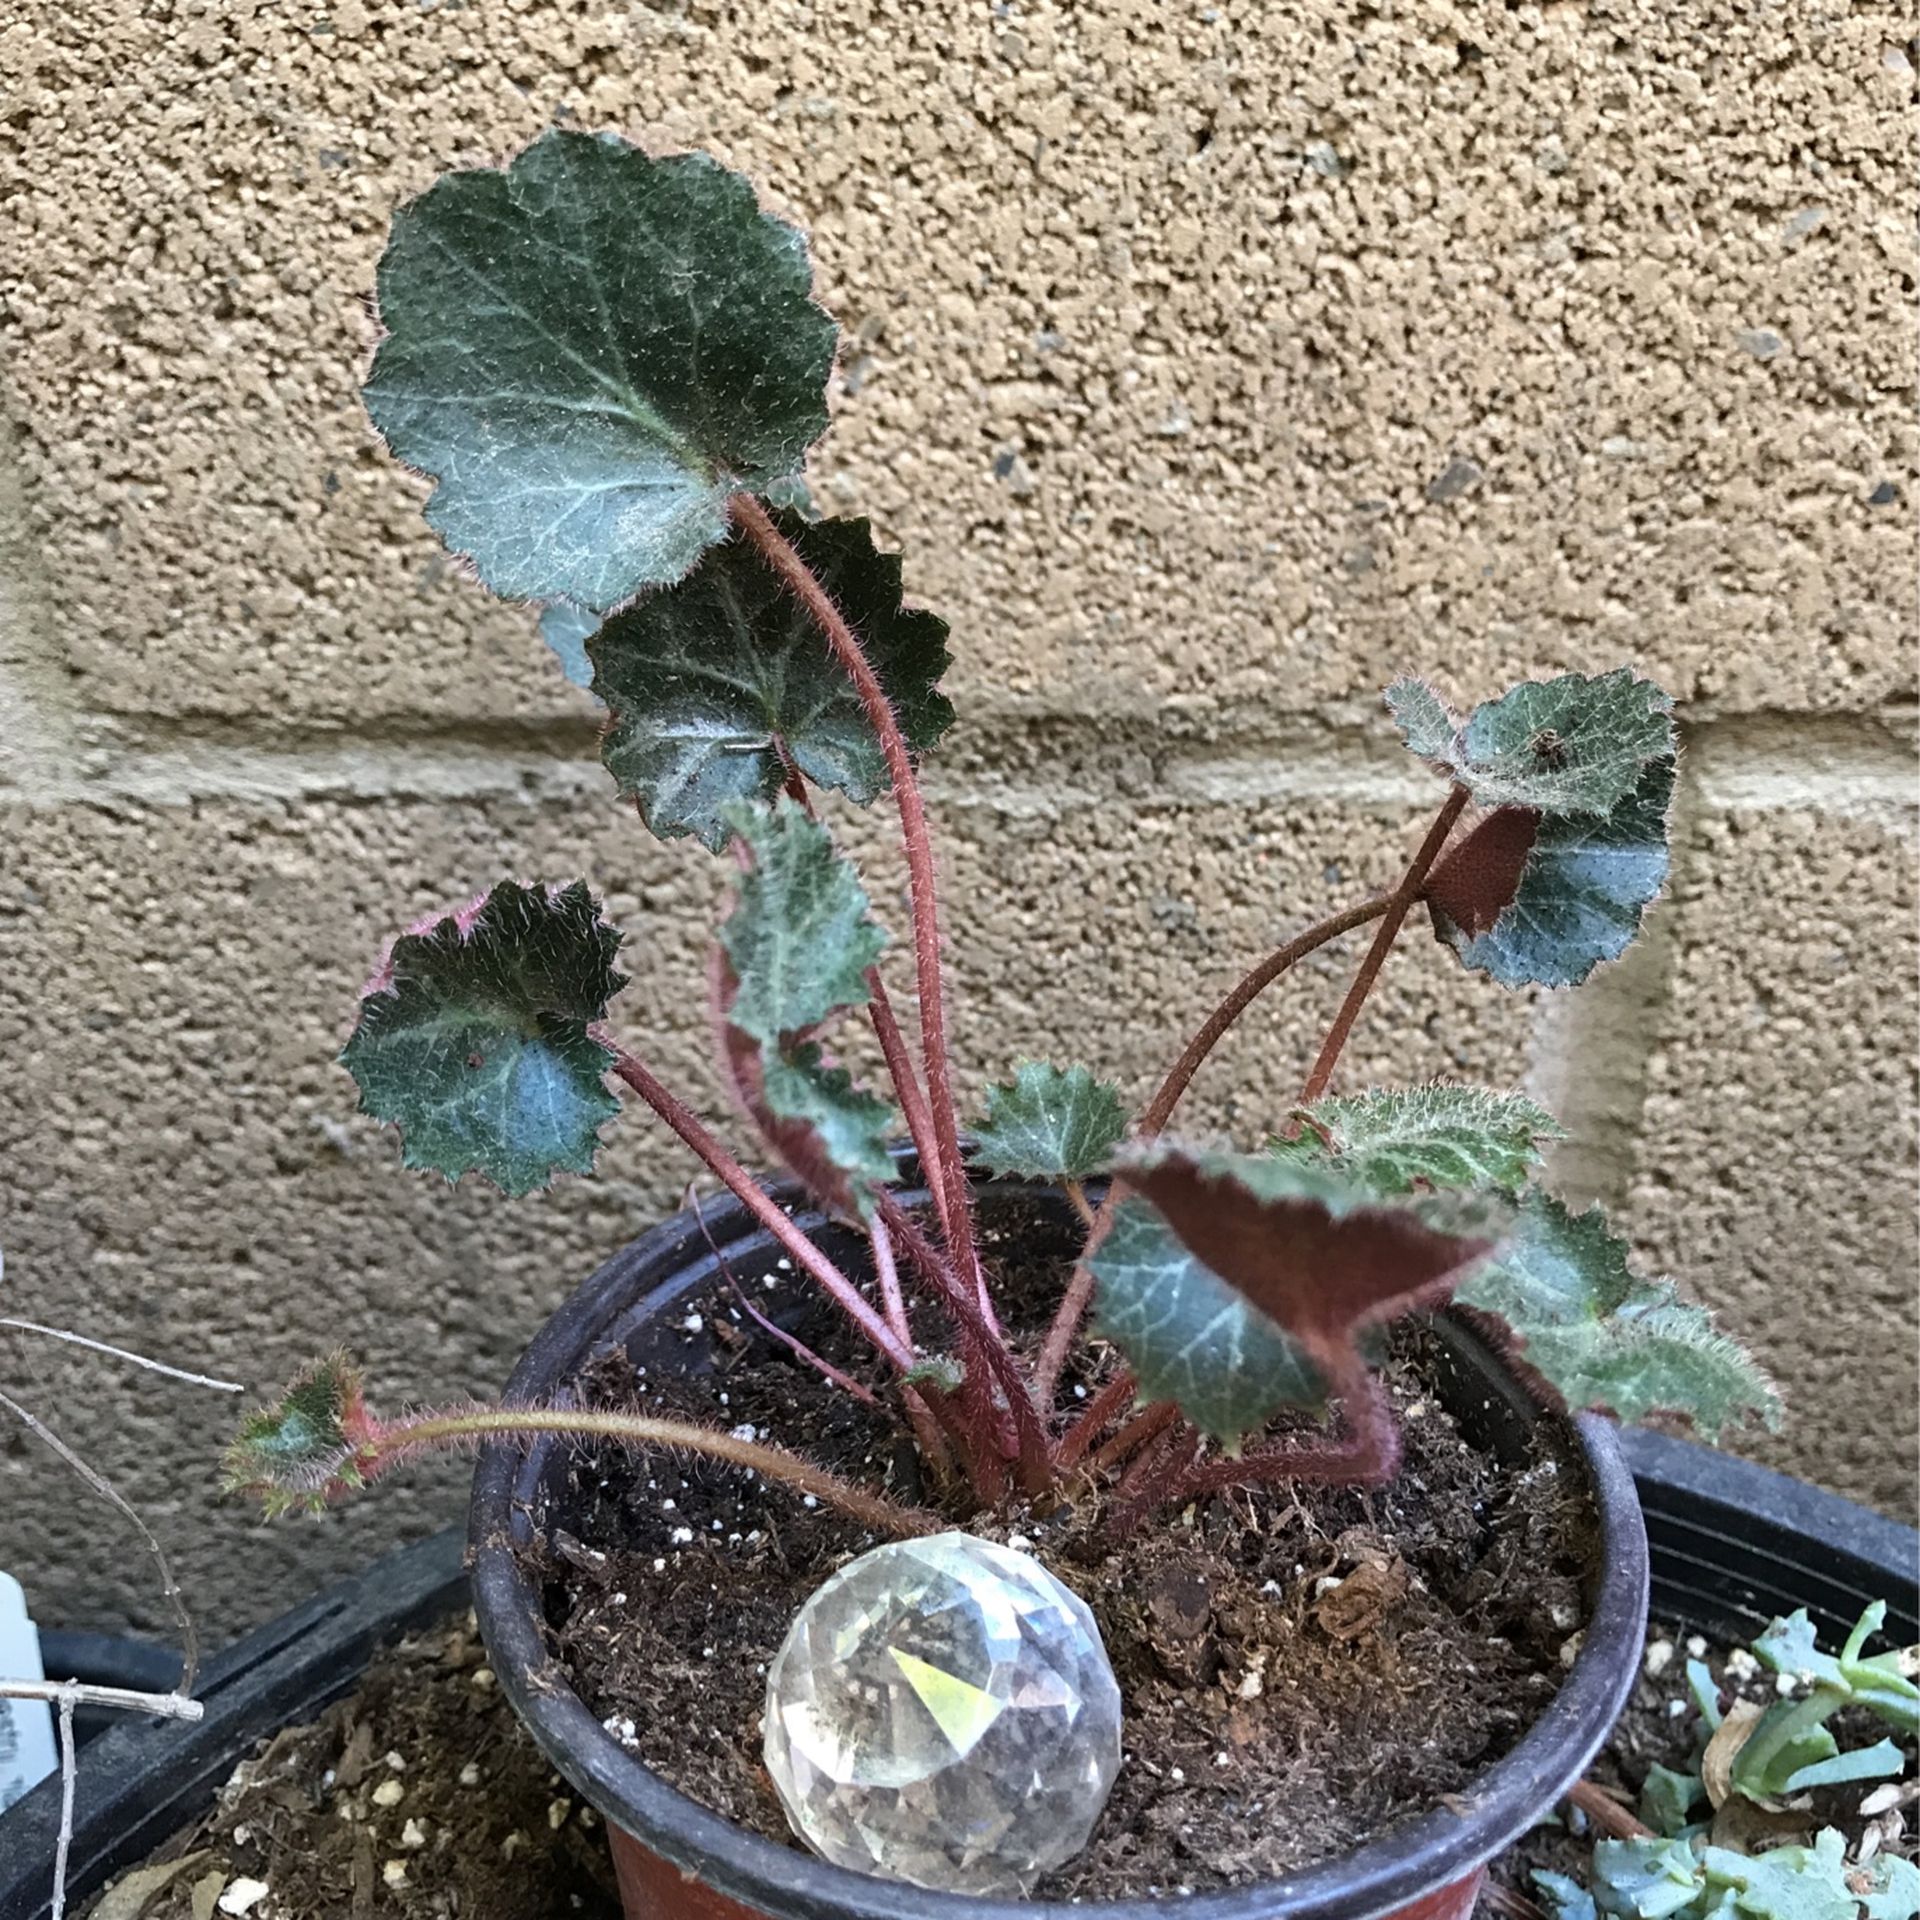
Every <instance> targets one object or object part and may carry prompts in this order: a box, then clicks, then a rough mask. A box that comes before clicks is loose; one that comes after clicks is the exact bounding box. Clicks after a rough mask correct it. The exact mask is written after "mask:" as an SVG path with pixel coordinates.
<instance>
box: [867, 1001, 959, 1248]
mask: <svg viewBox="0 0 1920 1920" xmlns="http://www.w3.org/2000/svg"><path fill="white" fill-rule="evenodd" d="M867 987H868V990H869V992H870V993H871V994H872V996H873V997H872V998H871V999H870V1000H869V1001H868V1002H867V1013H868V1016H869V1017H870V1018H871V1020H872V1021H873V1031H874V1033H875V1035H876V1036H877V1037H878V1039H879V1041H880V1051H881V1052H882V1053H883V1054H884V1055H885V1056H886V1061H887V1072H888V1074H889V1076H890V1077H891V1078H892V1080H893V1088H894V1091H895V1092H896V1093H897V1094H899V1096H900V1110H901V1112H902V1113H904V1114H905V1115H906V1117H907V1132H908V1133H909V1134H910V1135H911V1136H912V1139H913V1149H914V1151H915V1152H916V1153H917V1154H919V1156H920V1166H921V1177H922V1178H923V1179H924V1180H925V1181H926V1183H927V1191H928V1192H929V1193H930V1194H932V1196H933V1210H934V1212H935V1213H936V1214H937V1215H938V1216H939V1219H940V1232H941V1234H942V1235H943V1237H944V1238H945V1240H946V1242H947V1245H948V1246H952V1245H953V1224H952V1223H953V1196H952V1195H951V1194H950V1193H949V1192H948V1191H947V1183H946V1181H945V1180H944V1179H942V1178H941V1174H940V1143H939V1141H938V1140H937V1139H936V1138H935V1136H934V1131H933V1115H932V1113H931V1112H930V1111H929V1109H928V1107H927V1096H926V1094H925V1093H924V1092H923V1091H922V1090H921V1086H920V1076H919V1075H918V1074H916V1073H915V1072H914V1070H913V1060H912V1058H911V1057H910V1056H909V1054H908V1052H907V1043H906V1039H905V1037H904V1036H903V1035H902V1034H901V1031H900V1022H899V1021H898V1020H897V1019H896V1018H895V1017H894V1012H893V999H892V996H891V995H890V994H889V993H888V992H887V985H886V982H885V981H884V980H882V979H881V977H880V969H879V968H878V967H877V966H876V967H869V968H868V969H867Z"/></svg>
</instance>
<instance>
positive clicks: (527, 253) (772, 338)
mask: <svg viewBox="0 0 1920 1920" xmlns="http://www.w3.org/2000/svg"><path fill="white" fill-rule="evenodd" d="M812 281H813V276H812V270H811V268H810V267H809V265H808V261H807V254H806V246H805V243H804V242H803V240H802V239H801V236H800V235H799V233H798V232H796V231H795V229H794V228H792V227H790V226H787V225H786V224H784V223H783V222H781V221H779V220H775V219H773V218H772V217H771V216H769V215H767V214H764V213H762V212H761V211H760V209H759V206H758V204H757V203H756V201H755V199H754V194H753V188H752V187H751V186H750V185H749V184H748V182H747V181H746V180H745V179H743V178H742V177H741V176H740V175H739V174H736V173H731V172H729V171H728V170H727V169H726V168H724V167H722V166H720V165H719V164H718V163H717V162H715V161H713V160H711V159H709V158H708V157H707V156H706V155H704V154H678V155H674V156H672V157H669V158H665V159H655V158H654V157H653V156H652V155H650V154H647V153H643V152H642V151H641V150H640V149H639V148H638V147H635V146H630V145H629V144H628V143H627V142H626V141H624V140H621V139H619V138H617V137H615V136H613V135H596V134H587V133H569V132H564V131H555V132H549V133H546V134H543V135H542V136H541V137H540V138H539V139H538V140H536V141H535V142H534V143H533V144H532V145H531V146H530V147H528V148H526V149H525V151H523V152H522V153H520V154H519V155H518V156H517V157H516V158H515V159H513V160H512V161H511V162H510V163H509V164H508V165H507V166H506V167H504V168H484V167H483V168H475V169H472V170H470V171H466V172H460V173H450V174H447V175H445V176H444V177H443V178H441V179H440V180H439V181H437V182H436V183H435V184H434V185H433V186H431V187H430V188H428V190H427V191H426V192H425V193H423V194H422V195H421V196H420V197H419V198H418V199H417V200H413V201H410V202H409V203H408V204H407V205H405V206H404V207H402V208H401V209H400V210H399V211H398V212H397V213H396V214H395V215H394V218H393V230H392V234H391V236H390V238H389V240H388V242H387V249H386V252H385V254H384V255H383V256H382V258H381V262H380V272H379V299H380V319H381V323H382V324H383V326H384V327H385V328H386V338H385V339H384V340H383V341H382V342H381V345H380V348H379V351H378V352H377V353H376V354H375V356H374V361H373V369H372V372H371V373H370V374H369V376H368V379H367V384H366V388H365V396H366V403H367V411H368V413H369V414H370V415H371V416H372V418H373V423H374V425H375V426H377V427H378V428H379V429H380V431H381V433H383V434H384V435H385V436H386V439H387V443H388V445H389V446H390V447H391V448H392V449H393V451H394V453H395V454H396V455H397V456H398V457H399V458H400V459H401V460H403V461H405V462H406V463H407V465H408V466H410V467H414V468H416V469H417V470H418V471H420V472H421V473H424V474H426V475H427V476H428V477H429V478H431V479H432V480H434V481H435V482H436V483H437V484H436V486H435V488H434V492H433V497H432V498H431V499H430V500H429V501H428V503H427V519H428V520H429V521H430V522H431V524H432V525H433V526H434V528H435V529H436V530H437V531H438V532H439V534H440V535H441V537H442V538H443V539H444V540H445V541H446V543H447V545H448V546H449V547H451V548H452V549H453V550H454V551H455V552H456V553H461V554H465V555H467V556H469V557H470V558H471V559H472V561H473V565H474V569H475V571H476V572H477V573H478V574H479V576H480V578H481V579H482V580H483V581H485V583H486V584H487V585H488V586H489V587H491V588H492V589H493V591H494V592H495V593H499V594H504V595H509V596H513V597H517V598H522V599H529V600H560V599H564V600H571V601H573V602H574V603H575V604H577V605H579V606H581V607H584V608H588V609H591V610H593V611H597V612H605V611H607V610H609V609H610V608H613V607H617V606H619V605H620V604H621V603H622V602H623V601H626V600H629V599H631V598H632V597H633V595H634V594H636V593H638V592H639V591H640V590H641V589H642V588H644V587H649V586H659V585H662V584H664V583H666V582H668V581H673V580H678V579H679V578H680V577H681V576H682V575H683V574H685V573H686V572H687V570H688V569H689V568H690V567H691V566H692V565H693V564H694V562H695V561H696V560H698V559H699V557H700V555H701V553H702V552H704V551H705V549H706V548H708V547H709V546H711V545H713V543H714V542H715V541H717V540H720V539H722V538H723V537H724V536H725V534H726V530H727V512H726V502H727V496H728V494H729V493H731V492H733V491H734V490H735V489H747V490H750V491H754V492H766V491H770V490H772V489H773V488H774V487H775V486H776V485H777V484H778V483H780V482H784V481H786V480H788V479H789V478H790V477H791V476H793V475H794V474H796V473H798V471H799V470H800V467H801V465H802V463H803V461H804V460H805V457H806V452H807V449H808V447H810V446H811V445H812V444H813V442H814V441H815V440H817V439H818V438H819V437H820V435H821V434H822V433H824V432H825V431H826V427H827V407H826V383H827V375H828V372H829V370H830V369H831V367H832V364H833V350H834V338H835V335H834V325H833V322H832V321H831V320H830V319H829V318H828V317H827V315H826V314H825V313H824V312H822V311H821V309H820V308H819V307H817V306H815V305H814V303H813V299H812Z"/></svg>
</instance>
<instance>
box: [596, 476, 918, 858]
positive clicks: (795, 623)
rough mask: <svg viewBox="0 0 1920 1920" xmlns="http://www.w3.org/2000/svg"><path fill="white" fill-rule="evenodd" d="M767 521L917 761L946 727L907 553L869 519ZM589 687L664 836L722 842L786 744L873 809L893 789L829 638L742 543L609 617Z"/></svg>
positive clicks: (803, 764)
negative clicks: (819, 589)
mask: <svg viewBox="0 0 1920 1920" xmlns="http://www.w3.org/2000/svg"><path fill="white" fill-rule="evenodd" d="M774 522H775V524H776V525H777V526H778V527H779V529H780V531H781V533H783V534H784V535H785V536H786V538H787V539H789V540H790V541H792V542H793V544H794V546H795V547H796V548H797V549H798V550H799V553H800V557H801V558H802V559H803V560H804V561H806V563H807V565H808V566H809V567H810V568H812V570H813V572H814V573H815V574H816V575H817V576H818V577H819V579H820V582H821V584H822V585H823V586H824V587H825V588H826V590H827V592H828V593H829V594H831V595H832V597H833V600H834V602H835V604H836V605H837V606H838V607H839V608H840V611H841V612H842V613H844V614H845V615H846V616H847V618H848V619H849V620H850V621H851V622H852V624H853V628H854V631H855V632H856V633H858V634H859V636H860V639H861V642H862V644H863V645H864V647H865V649H866V654H867V658H868V660H869V661H871V662H872V665H873V669H874V671H875V672H876V673H877V674H878V675H879V676H880V682H881V685H882V686H884V687H885V688H886V690H887V697H888V699H889V700H890V701H891V702H892V704H893V710H894V713H895V714H896V715H897V716H898V718H899V721H900V726H901V731H902V732H903V733H905V735H906V738H907V744H908V746H909V747H911V748H912V749H913V750H914V751H915V752H916V753H924V752H925V751H926V750H927V749H928V748H930V747H931V746H932V745H933V744H934V742H935V741H937V740H938V739H939V738H940V736H941V734H943V733H944V732H945V731H946V730H947V728H948V726H949V725H951V723H952V720H953V708H952V706H951V705H950V704H949V702H948V700H947V697H946V695H945V694H943V693H941V692H940V691H939V690H938V687H937V684H936V683H937V682H938V680H939V678H940V675H941V674H942V673H943V672H944V671H945V670H946V666H947V647H946V638H947V627H946V622H945V621H943V620H941V619H940V618H938V617H937V616H936V615H934V614H931V613H925V612H921V611H918V610H914V609H908V608H903V607H902V606H901V604H900V556H899V555H898V554H893V553H882V552H880V551H879V550H878V549H877V548H876V547H875V546H874V544H873V535H872V532H871V530H870V529H869V527H868V525H867V522H866V521H864V520H821V521H808V520H804V519H802V518H801V516H800V515H799V514H797V513H793V512H789V511H784V510H783V511H777V512H776V513H775V514H774ZM587 651H588V653H589V654H590V655H591V656H592V661H593V690H594V692H595V693H597V694H598V695H599V696H600V698H601V699H602V700H604V701H605V702H606V704H607V707H608V709H609V711H610V713H611V720H610V722H609V725H608V728H607V731H606V733H605V735H604V736H603V738H602V740H601V743H600V757H601V759H602V760H603V761H605V763H606V766H607V770H608V772H610V773H611V774H612V775H613V777H614V779H615V781H616V782H617V783H618V784H619V787H620V791H621V792H622V793H626V794H631V795H633V796H634V798H635V799H637V800H638V801H639V803H640V810H641V814H642V816H643V817H644V819H645V820H646V823H647V825H648V826H649V827H651V828H652V829H653V831H654V832H655V833H657V834H658V835H659V836H660V837H661V838H662V839H663V840H670V839H674V838H676V837H678V836H679V835H682V834H689V833H690V834H693V835H695V836H697V837H698V838H699V839H701V840H703V841H705V842H706V844H707V845H708V846H709V847H712V848H713V849H714V850H715V851H716V852H717V851H718V850H719V849H720V848H721V847H723V846H724V845H725V844H726V841H727V825H726V819H725V808H726V807H727V806H728V804H729V803H731V802H734V801H739V800H771V799H772V798H773V797H774V795H775V794H777V793H778V792H779V791H780V787H781V783H782V781H783V780H784V778H785V774H786V769H785V767H784V765H783V764H782V760H781V752H780V749H781V747H782V746H783V745H784V747H785V749H786V752H787V753H788V754H790V755H791V756H792V758H793V760H794V762H795V764H796V765H797V766H798V767H799V769H800V771H801V772H802V773H803V774H805V775H806V777H807V778H808V779H809V780H811V781H813V783H814V784H815V785H816V786H822V787H832V788H835V789H837V790H838V791H839V792H841V793H844V794H846V795H848V796H849V797H850V798H851V799H854V800H856V801H858V802H859V803H860V804H861V805H862V806H865V805H867V804H869V803H870V802H872V801H873V800H875V799H877V798H878V797H879V796H880V795H881V794H883V793H885V792H886V791H887V786H888V781H887V768H886V760H885V758H884V756H883V755H882V753H881V751H880V742H879V740H878V739H877V738H876V737H875V735H874V732H873V729H872V727H871V726H869V725H868V723H867V717H866V714H865V712H864V711H863V710H862V708H861V705H860V696H859V694H858V693H857V692H855V690H854V686H853V682H852V681H851V680H850V679H849V678H848V677H847V673H846V670H845V669H844V668H843V667H842V666H841V665H840V664H839V662H838V661H837V660H835V659H834V657H833V653H832V650H831V648H830V647H829V646H828V644H827V640H826V637H825V636H824V635H823V634H822V633H821V631H820V629H819V628H818V627H817V626H816V625H815V624H814V622H813V619H812V618H811V616H810V615H809V614H808V612H807V610H806V608H805V607H804V606H802V605H801V603H800V601H799V600H797V599H796V598H795V597H794V596H793V595H792V594H791V593H789V592H788V591H787V590H786V588H785V587H784V586H783V585H782V584H781V582H780V580H779V579H778V577H777V576H776V575H775V574H774V573H773V571H772V569H771V568H769V567H768V566H767V564H766V562H765V561H764V560H763V559H762V558H761V557H760V555H759V554H758V553H757V552H756V551H755V549H754V548H753V547H751V546H750V545H748V544H747V542H746V541H744V540H742V539H739V538H737V537H736V538H734V539H731V540H728V541H726V542H724V543H723V544H722V545H720V546H717V547H714V548H712V549H711V550H710V551H709V552H708V553H707V555H706V557H705V558H704V559H703V560H702V561H701V562H700V564H699V565H698V566H697V567H696V568H695V569H694V570H693V572H692V573H690V574H689V575H688V576H687V577H686V579H684V580H682V581H681V582H679V584H678V585H676V586H673V587H669V588H667V589H665V590H664V591H662V592H660V593H651V594H648V595H646V596H645V597H644V598H642V599H640V600H637V601H635V602H634V604H633V605H632V606H630V607H627V608H625V609H624V610H623V611H621V612H619V613H617V614H615V615H614V616H613V617H612V619H610V620H609V621H608V622H607V623H606V625H605V626H603V627H602V628H601V629H600V630H599V632H598V633H596V634H595V635H594V636H593V638H592V639H591V640H590V641H589V642H588V644H587Z"/></svg>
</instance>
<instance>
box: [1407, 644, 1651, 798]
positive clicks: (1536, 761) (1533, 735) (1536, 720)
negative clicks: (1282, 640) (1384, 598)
mask: <svg viewBox="0 0 1920 1920" xmlns="http://www.w3.org/2000/svg"><path fill="white" fill-rule="evenodd" d="M1387 707H1388V710H1389V711H1390V712H1391V713H1392V715H1393V717H1394V719H1395V720H1396V721H1397V722H1398V723H1399V726H1400V731H1401V732H1402V734H1404V735H1405V736H1406V742H1407V745H1408V746H1409V747H1410V748H1411V749H1412V750H1413V751H1414V752H1415V753H1417V754H1419V755H1420V757H1421V758H1422V759H1423V760H1428V761H1431V762H1432V763H1433V764H1434V765H1436V766H1438V767H1440V768H1442V769H1443V770H1444V771H1445V772H1447V773H1448V774H1449V775H1450V776H1451V777H1452V778H1453V779H1455V780H1458V781H1460V782H1461V783H1462V784H1464V785H1465V786H1466V787H1467V788H1468V789H1469V791H1470V792H1471V793H1472V794H1473V797H1474V799H1475V800H1476V801H1477V802H1478V803H1479V804H1480V805H1481V806H1483V807H1527V808H1531V809H1532V810H1534V811H1535V812H1538V813H1543V814H1547V815H1549V816H1552V815H1556V814H1580V815H1604V814H1607V813H1610V812H1612V810H1613V809H1614V808H1615V807H1616V806H1617V805H1619V803H1620V802H1621V801H1622V800H1623V799H1625V798H1626V797H1627V795H1629V794H1631V793H1632V792H1633V791H1634V789H1635V788H1636V787H1637V786H1638V785H1639V783H1640V776H1641V771H1642V769H1643V768H1645V767H1646V766H1647V764H1648V763H1649V762H1650V761H1655V760H1661V759H1666V760H1671V759H1672V758H1673V755H1674V751H1675V742H1674V732H1673V702H1672V701H1671V700H1670V699H1669V698H1668V697H1667V695H1666V694H1664V693H1663V692H1661V690H1660V689H1659V688H1658V687H1657V686H1655V685H1654V683H1653V682H1652V681H1651V680H1643V679H1641V678H1640V677H1639V676H1638V675H1637V674H1636V673H1634V671H1633V670H1632V668H1630V667H1619V668H1616V669H1615V670H1614V671H1613V672H1612V673H1605V674H1600V675H1597V676H1594V675H1588V674H1584V673H1566V674H1562V675H1560V676H1559V678H1558V679H1554V680H1523V681H1522V682H1521V683H1520V684H1519V685H1518V686H1515V687H1511V688H1509V689H1508V690H1507V692H1505V693H1503V694H1502V695H1501V696H1500V698H1499V699H1497V700H1488V701H1485V702H1483V703H1482V704H1481V705H1480V706H1478V707H1476V708H1475V709H1474V710H1473V713H1472V715H1471V716H1470V717H1469V718H1468V720H1467V722H1466V724H1465V725H1464V726H1462V725H1461V723H1460V722H1459V721H1458V720H1457V719H1456V718H1455V717H1454V715H1453V713H1452V712H1451V711H1450V710H1449V708H1448V707H1447V704H1446V702H1445V701H1444V700H1442V699H1441V698H1440V696H1439V694H1438V693H1436V692H1435V691H1434V689H1433V688H1432V687H1431V686H1430V685H1428V683H1427V682H1426V681H1424V680H1416V679H1411V678H1408V679H1401V680H1396V681H1395V682H1394V683H1393V685H1392V686H1390V687H1389V688H1388V689H1387Z"/></svg>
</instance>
